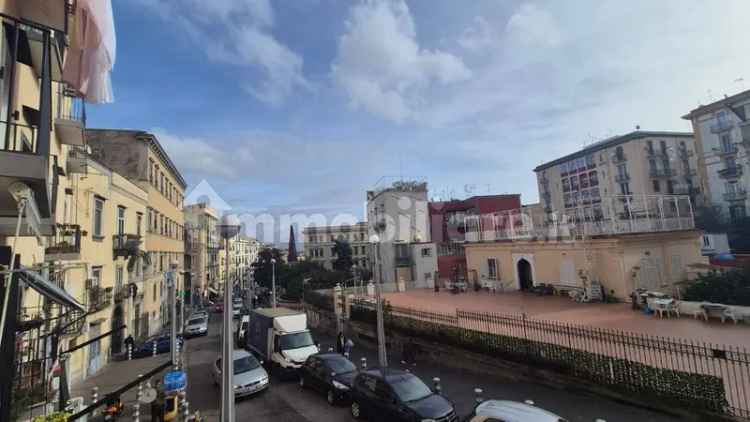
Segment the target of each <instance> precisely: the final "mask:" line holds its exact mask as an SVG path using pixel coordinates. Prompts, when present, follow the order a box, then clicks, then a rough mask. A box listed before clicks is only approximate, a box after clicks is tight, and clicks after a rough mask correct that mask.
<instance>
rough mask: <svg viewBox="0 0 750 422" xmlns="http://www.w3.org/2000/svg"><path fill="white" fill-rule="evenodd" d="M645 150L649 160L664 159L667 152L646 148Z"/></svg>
mask: <svg viewBox="0 0 750 422" xmlns="http://www.w3.org/2000/svg"><path fill="white" fill-rule="evenodd" d="M645 150H646V155H647V156H648V157H649V158H664V157H666V156H667V151H666V150H663V149H657V148H649V147H646V148H645Z"/></svg>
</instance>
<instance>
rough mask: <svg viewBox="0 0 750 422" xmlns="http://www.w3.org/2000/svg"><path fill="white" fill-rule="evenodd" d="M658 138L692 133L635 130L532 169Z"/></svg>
mask: <svg viewBox="0 0 750 422" xmlns="http://www.w3.org/2000/svg"><path fill="white" fill-rule="evenodd" d="M658 137H670V138H675V137H678V138H692V137H693V133H692V132H658V131H645V130H637V131H635V132H630V133H628V134H625V135H621V136H613V137H611V138H607V139H604V140H602V141H599V142H596V143H594V144H592V145H589V146H588V147H586V148H583V149H582V150H579V151H576V152H574V153H572V154H568V155H565V156H562V157H560V158H557V159H555V160H552V161H549V162H546V163H544V164H540V165H539V166H537V167H536V168H535V169H534V171H535V172H537V171H541V170H544V169H548V168H550V167H554V166H556V165H558V164H562V163H565V162H567V161H570V160H572V159H575V158H581V157H585V156H587V155H589V154H591V153H593V152H596V151H601V150H603V149H607V148H611V147H613V146H617V145H620V144H624V143H625V142H628V141H632V140H635V139H644V138H658Z"/></svg>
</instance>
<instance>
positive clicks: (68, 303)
mask: <svg viewBox="0 0 750 422" xmlns="http://www.w3.org/2000/svg"><path fill="white" fill-rule="evenodd" d="M18 274H19V275H20V279H21V281H23V282H24V283H26V284H27V285H28V286H29V287H31V288H32V289H34V290H36V291H37V293H39V294H40V295H42V296H44V297H46V298H48V299H49V300H51V301H53V302H56V303H58V304H60V305H62V306H65V307H67V308H72V309H75V310H78V311H81V312H86V308H84V307H83V305H81V304H80V303H78V301H77V300H75V299H74V298H73V296H71V295H69V294H68V292H66V291H65V290H63V289H61V288H59V287H57V286H56V285H55V284H54V283H52V282H51V281H49V280H47V279H46V278H44V277H42V275H40V274H39V273H37V272H36V271H32V270H30V269H28V268H24V267H21V271H20V272H19V273H18Z"/></svg>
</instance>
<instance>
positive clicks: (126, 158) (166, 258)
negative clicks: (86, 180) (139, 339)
mask: <svg viewBox="0 0 750 422" xmlns="http://www.w3.org/2000/svg"><path fill="white" fill-rule="evenodd" d="M86 140H87V142H88V143H89V145H90V146H91V149H92V155H93V157H94V158H95V159H96V160H97V161H100V162H102V163H104V164H105V165H106V166H107V167H109V168H111V169H113V170H114V171H116V172H117V173H120V174H122V175H123V176H124V177H125V178H127V179H128V180H130V181H131V182H133V183H135V184H136V185H138V186H139V187H141V188H142V189H144V190H145V191H146V192H147V195H148V208H147V210H146V230H145V242H144V244H145V249H146V251H148V255H149V260H148V261H149V262H150V265H149V266H148V268H147V270H146V274H145V275H144V278H145V280H144V282H143V283H144V284H143V287H144V289H143V291H144V293H145V297H144V299H143V306H144V308H143V311H144V312H145V313H146V314H147V315H148V317H147V319H148V322H147V323H146V324H147V325H146V327H147V331H148V334H155V333H157V332H159V331H160V330H161V329H162V327H163V326H164V325H165V324H166V323H167V321H168V318H169V316H168V313H167V312H166V309H167V308H166V306H167V298H166V295H165V294H164V293H165V291H166V290H165V289H166V284H165V283H164V274H165V272H166V271H168V269H169V265H170V263H176V264H177V267H178V271H182V265H183V260H184V254H185V244H184V239H183V236H184V231H185V230H184V216H183V212H182V207H183V201H184V195H185V188H186V186H187V185H186V183H185V180H184V179H183V178H182V175H181V174H180V172H179V170H177V167H175V165H174V164H173V163H172V160H171V159H170V158H169V156H168V155H167V153H166V152H165V151H164V149H163V148H162V147H161V145H160V144H159V141H158V140H157V138H156V136H154V135H152V134H150V133H147V132H143V131H137V130H116V129H87V130H86ZM181 279H182V277H178V280H177V282H178V286H181ZM142 334H145V333H142Z"/></svg>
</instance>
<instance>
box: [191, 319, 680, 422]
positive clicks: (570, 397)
mask: <svg viewBox="0 0 750 422" xmlns="http://www.w3.org/2000/svg"><path fill="white" fill-rule="evenodd" d="M220 332H221V326H220V318H219V317H218V316H217V315H212V316H211V322H210V324H209V335H208V336H205V337H198V338H193V339H190V340H188V341H187V342H186V344H187V349H186V350H187V356H186V359H187V368H188V400H189V402H190V408H191V410H200V412H201V414H202V415H204V416H206V417H207V418H206V419H207V421H218V420H219V408H220V405H221V397H220V391H219V390H220V389H219V387H218V386H217V385H215V383H214V381H213V377H212V374H211V364H212V362H213V361H214V360H215V359H216V358H217V357H218V355H219V353H220V338H219V337H220ZM316 340H317V341H320V342H321V343H322V344H323V349H324V350H325V349H327V348H328V347H329V346H330V345H332V344H333V340H334V339H333V338H332V337H330V336H327V335H323V334H318V335H317V336H316ZM352 355H353V356H352V358H353V359H352V361H354V362H355V363H356V364H357V365H359V362H360V358H361V357H362V356H364V357H366V358H367V360H368V363H369V365H370V366H372V365H373V364H374V363H375V362H376V361H377V352H376V350H374V348H371V347H365V346H363V345H355V347H354V350H353V353H352ZM399 358H400V357H395V356H392V357H391V359H392V361H391V366H397V367H401V368H404V366H403V365H401V364H400V362H398V360H399ZM408 368H409V369H410V370H411V371H412V372H413V373H414V374H416V375H418V376H419V377H420V378H422V379H423V380H424V381H425V382H427V383H428V385H431V383H432V381H431V380H432V378H433V377H440V379H441V385H442V388H443V393H444V394H445V396H446V397H448V398H449V399H450V400H452V401H453V402H454V403H455V404H456V410H457V412H458V414H459V415H462V416H464V415H467V414H468V413H470V412H471V410H472V408H473V405H474V388H476V387H480V388H482V389H483V390H484V397H485V398H487V399H507V400H517V401H523V400H526V399H531V400H533V401H534V402H535V403H536V405H537V406H540V407H543V408H545V409H547V410H549V411H552V412H554V413H557V414H559V415H561V416H563V417H565V418H566V419H568V420H569V421H580V422H584V421H587V422H591V421H594V420H595V419H596V418H602V419H604V420H606V421H608V422H618V421H622V422H625V421H643V422H648V421H653V422H661V421H665V422H666V421H678V420H680V419H679V418H677V417H674V416H670V415H665V414H663V413H659V412H655V411H651V410H647V409H642V408H638V407H634V406H629V405H626V404H623V403H620V402H616V401H613V400H609V399H605V398H601V397H598V396H595V395H590V394H587V393H583V392H577V391H566V390H558V389H553V388H549V387H545V386H540V385H535V384H531V383H519V382H506V381H501V380H495V379H492V378H490V377H488V376H487V375H483V374H477V373H472V372H469V371H462V370H456V369H452V368H448V367H441V366H438V365H431V364H426V363H420V362H418V363H417V365H416V366H408ZM235 415H236V420H237V421H238V422H240V421H253V422H265V421H268V422H286V421H290V422H291V421H311V422H317V421H320V422H329V421H330V422H338V421H347V422H351V421H353V419H352V417H351V416H350V415H349V409H348V407H346V406H337V407H331V406H329V405H328V404H327V403H326V401H325V398H324V397H323V396H322V395H319V394H317V393H315V392H312V391H310V390H302V389H301V388H300V387H299V386H298V384H297V382H296V381H282V380H279V379H278V378H277V377H275V376H272V377H271V385H270V387H269V388H268V390H267V391H265V392H262V393H260V394H258V395H256V396H250V397H246V398H241V399H238V400H237V403H236V414H235Z"/></svg>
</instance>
